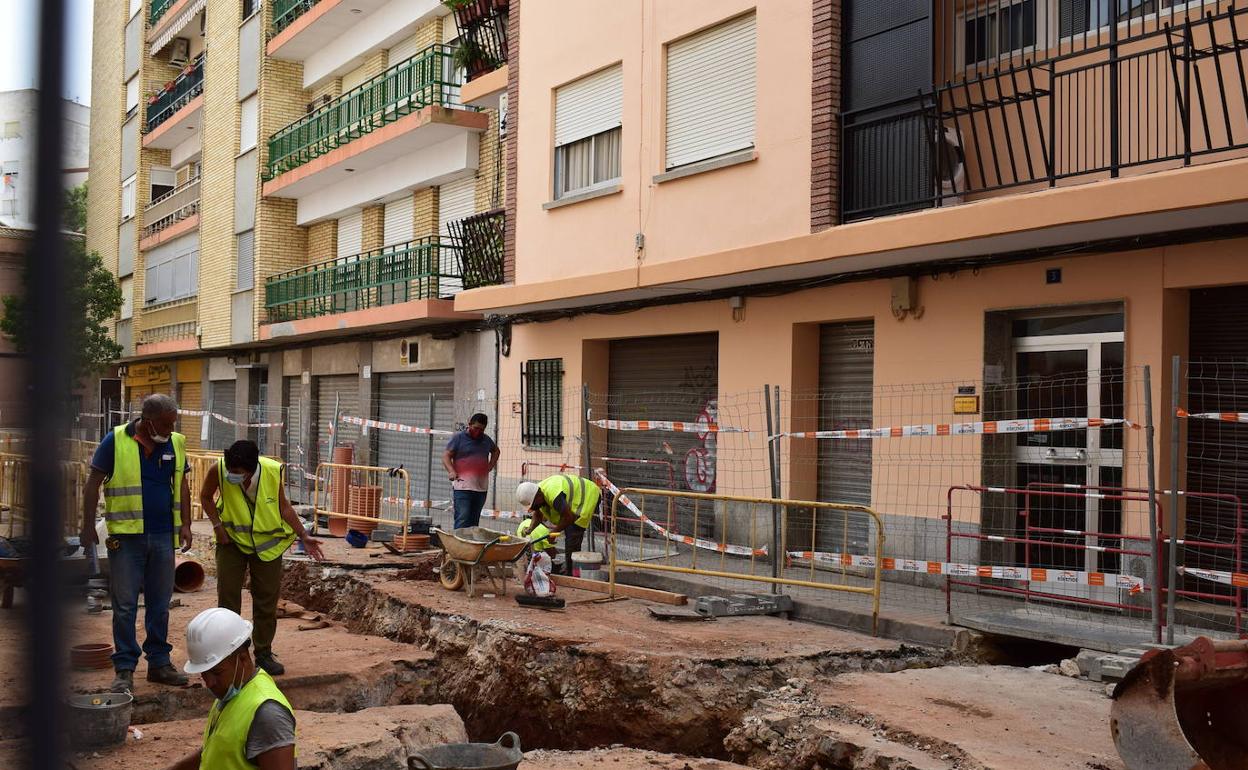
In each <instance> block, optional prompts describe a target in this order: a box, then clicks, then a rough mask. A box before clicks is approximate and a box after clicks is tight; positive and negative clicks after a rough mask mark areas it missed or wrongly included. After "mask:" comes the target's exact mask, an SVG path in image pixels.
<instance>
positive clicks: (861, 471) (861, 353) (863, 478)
mask: <svg viewBox="0 0 1248 770" xmlns="http://www.w3.org/2000/svg"><path fill="white" fill-rule="evenodd" d="M874 369H875V324H874V322H872V321H854V322H850V323H835V324H824V325H823V326H821V327H820V328H819V393H820V399H819V430H846V429H854V428H869V427H871V420H872V414H871V412H872V384H873V382H874ZM818 446H819V499H820V500H822V501H823V502H830V503H857V504H859V505H870V504H871V451H872V446H871V441H870V440H869V439H862V440H846V441H841V440H821V441H819V442H818ZM832 518H834V519H835V521H831V520H829V522H828V525H827V526H826V527H824V526H821V527H820V531H819V532H818V533H817V535H816V547H817V548H818V549H819V550H825V551H838V552H843V549H844V548H846V547H848V549H849V552H851V553H865V552H866V548H867V540H868V536H869V526H868V522H867V520H866V517H865V515H863V516H851V518H850V521H849V523H850V527H849V540H850V542H849V543H848V544H846V543H845V542H844V541H845V529H844V527H843V526H842V523H843V520H842V519H840V518H839V517H832ZM790 534H791V536H793V537H796V538H798V539H799V540H808V539H809V537H810V532H809V530H807V531H806V532H805V533H804V534H803V533H796V532H794V533H790Z"/></svg>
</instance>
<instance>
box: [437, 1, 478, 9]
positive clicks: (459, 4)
mask: <svg viewBox="0 0 1248 770" xmlns="http://www.w3.org/2000/svg"><path fill="white" fill-rule="evenodd" d="M476 1H477V0H442V5H445V6H446V7H447V8H450V9H451V10H452V11H454V10H458V9H460V8H463V7H464V6H465V5H470V4H471V3H475V2H476Z"/></svg>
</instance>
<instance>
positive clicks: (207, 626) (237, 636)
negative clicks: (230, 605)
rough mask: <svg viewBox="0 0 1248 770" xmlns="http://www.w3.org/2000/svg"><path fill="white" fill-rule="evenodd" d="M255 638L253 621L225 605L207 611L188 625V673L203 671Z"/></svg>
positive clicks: (200, 672)
mask: <svg viewBox="0 0 1248 770" xmlns="http://www.w3.org/2000/svg"><path fill="white" fill-rule="evenodd" d="M250 637H251V623H249V622H247V621H246V620H243V619H242V618H241V617H239V616H238V613H237V612H234V611H233V610H227V609H226V608H224V607H213V608H212V609H207V610H204V611H203V612H201V613H199V614H198V615H196V616H195V617H194V618H192V619H191V622H190V623H187V624H186V657H187V661H186V665H185V666H183V667H182V668H183V670H184V671H186V673H188V674H202V673H203V672H205V671H207V670H208V669H210V668H212V667H213V666H215V665H217V664H218V663H220V662H221V661H223V660H225V659H226V658H227V657H229V655H230V653H232V652H234V651H235V650H237V649H238V648H239V647H242V646H243V642H245V641H247V640H248V639H249V638H250Z"/></svg>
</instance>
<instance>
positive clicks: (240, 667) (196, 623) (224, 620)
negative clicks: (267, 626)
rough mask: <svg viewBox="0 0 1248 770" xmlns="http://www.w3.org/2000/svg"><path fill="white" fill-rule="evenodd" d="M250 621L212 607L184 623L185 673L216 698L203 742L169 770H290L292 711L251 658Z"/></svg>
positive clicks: (293, 727) (293, 751)
mask: <svg viewBox="0 0 1248 770" xmlns="http://www.w3.org/2000/svg"><path fill="white" fill-rule="evenodd" d="M250 637H251V624H250V623H248V622H247V621H245V620H243V619H242V618H241V617H239V616H238V613H236V612H233V611H232V610H227V609H225V608H224V607H213V608H212V609H207V610H204V611H203V612H201V613H199V614H198V615H196V616H195V617H194V619H192V620H191V622H190V623H188V624H187V625H186V652H187V658H188V659H187V662H186V673H188V674H199V675H200V677H201V678H202V679H203V680H204V686H205V687H207V688H208V689H209V690H210V691H211V692H212V694H213V695H215V696H216V697H217V700H216V702H215V703H213V704H212V709H211V710H210V711H209V712H208V724H206V725H205V726H204V745H203V748H201V749H200V750H199V751H197V752H195V753H194V754H191V755H190V756H187V757H185V758H183V759H182V760H181V761H179V762H178V763H177V764H175V765H173V767H172V770H246V769H247V768H264V770H294V768H295V766H296V765H295V710H294V709H292V708H291V707H290V701H288V700H286V696H284V695H282V691H281V690H279V689H277V683H276V682H274V681H273V677H271V676H269V675H268V674H267V673H266V672H265V671H264V670H263V669H258V668H256V665H255V663H253V662H252V659H251V652H250V646H251V639H250Z"/></svg>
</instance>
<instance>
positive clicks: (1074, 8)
mask: <svg viewBox="0 0 1248 770" xmlns="http://www.w3.org/2000/svg"><path fill="white" fill-rule="evenodd" d="M1184 2H1185V0H1117V4H1118V11H1117V13H1118V21H1120V22H1123V21H1129V20H1131V19H1138V18H1141V17H1144V16H1147V15H1148V14H1150V13H1157V9H1158V7H1161V8H1163V9H1165V8H1171V7H1174V6H1181V5H1183V4H1184ZM1109 3H1110V0H1060V2H1059V4H1058V17H1059V18H1058V29H1059V33H1060V35H1061V36H1062V37H1070V36H1071V35H1081V34H1083V33H1085V32H1094V31H1096V30H1098V29H1100V28H1102V27H1105V26H1108V25H1109V15H1110V11H1109Z"/></svg>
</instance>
